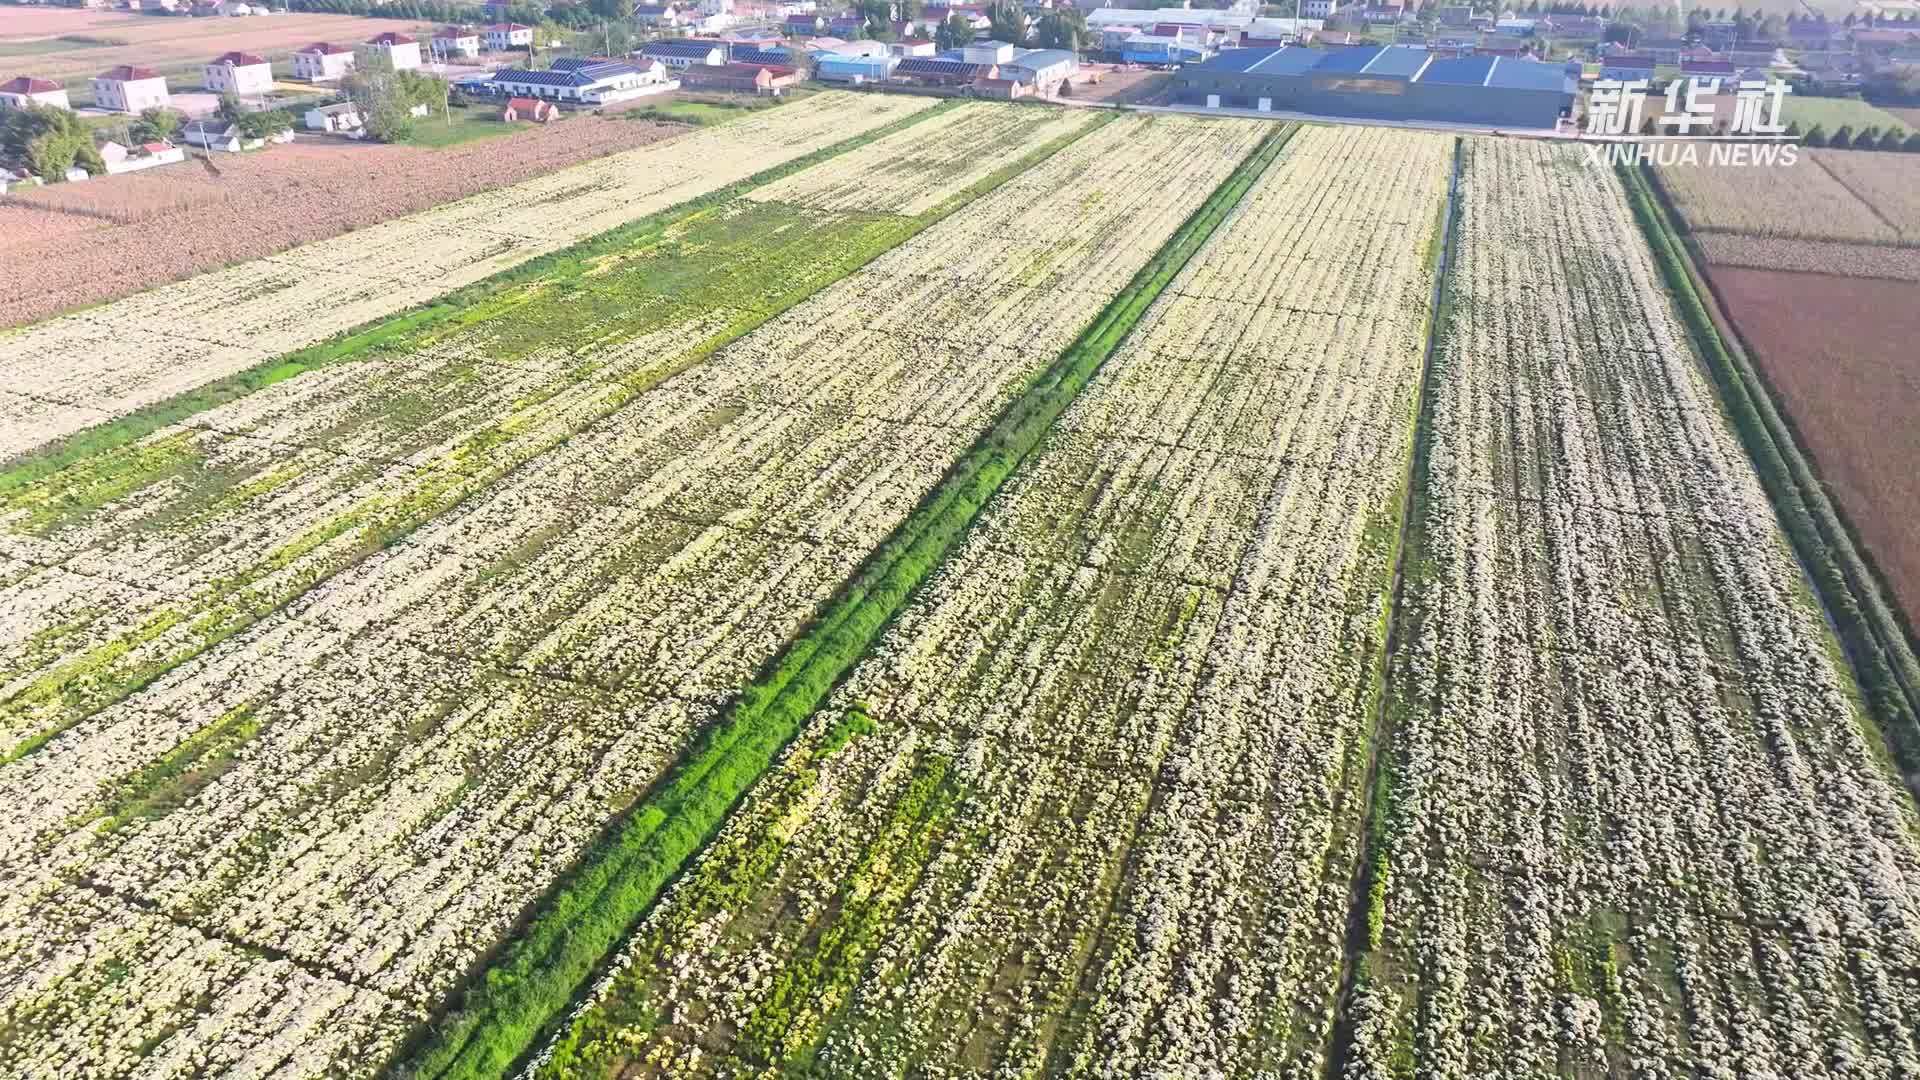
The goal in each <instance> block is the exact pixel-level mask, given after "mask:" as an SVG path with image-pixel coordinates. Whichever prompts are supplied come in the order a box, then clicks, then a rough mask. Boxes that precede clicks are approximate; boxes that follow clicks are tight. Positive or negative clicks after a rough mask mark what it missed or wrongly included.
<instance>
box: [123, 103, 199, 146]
mask: <svg viewBox="0 0 1920 1080" xmlns="http://www.w3.org/2000/svg"><path fill="white" fill-rule="evenodd" d="M186 122H187V118H186V116H185V114H183V113H180V112H178V111H176V110H174V109H168V108H163V107H161V106H158V105H155V106H154V107H152V108H150V109H144V110H142V111H141V113H140V118H139V119H137V120H135V121H134V122H133V125H132V126H131V127H129V128H128V129H127V137H128V138H130V139H132V140H133V141H135V142H143V143H147V142H172V141H173V140H174V137H175V136H177V135H179V134H180V125H181V124H184V123H186Z"/></svg>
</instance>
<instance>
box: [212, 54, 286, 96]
mask: <svg viewBox="0 0 1920 1080" xmlns="http://www.w3.org/2000/svg"><path fill="white" fill-rule="evenodd" d="M200 85H201V86H203V87H205V88H206V89H207V90H208V91H209V92H210V93H215V94H238V95H239V96H241V97H263V96H265V95H266V94H267V93H269V92H271V91H272V90H273V65H272V64H269V63H267V62H266V60H264V59H262V58H261V57H258V56H255V55H253V54H252V53H243V52H230V53H222V54H220V55H219V56H216V57H214V58H213V60H212V61H211V62H210V63H208V64H207V65H206V66H205V67H204V68H202V69H201V75H200Z"/></svg>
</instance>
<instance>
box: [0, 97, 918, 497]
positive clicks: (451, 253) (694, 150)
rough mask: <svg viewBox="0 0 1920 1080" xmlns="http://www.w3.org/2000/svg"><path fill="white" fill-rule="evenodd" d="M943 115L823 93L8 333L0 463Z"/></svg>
mask: <svg viewBox="0 0 1920 1080" xmlns="http://www.w3.org/2000/svg"><path fill="white" fill-rule="evenodd" d="M932 104H934V102H933V101H931V100H929V99H925V98H913V97H902V96H893V97H881V96H871V95H869V96H856V95H851V94H823V95H817V96H815V97H812V98H808V99H807V100H806V101H804V102H797V103H795V104H793V105H791V106H782V107H781V108H779V109H770V110H766V111H765V112H763V113H758V114H755V115H754V116H752V117H748V118H744V119H742V120H739V121H737V122H734V123H729V124H724V125H720V126H718V127H714V128H710V129H703V130H700V131H697V132H693V133H691V134H688V135H685V136H682V137H679V138H674V139H670V140H668V141H665V142H661V143H659V144H657V145H653V146H647V147H643V148H641V149H638V150H631V151H627V152H625V153H620V154H614V155H611V156H609V157H605V158H601V159H599V160H596V161H591V162H587V163H585V164H582V165H576V166H573V167H571V168H567V169H562V170H560V171H558V172H555V173H552V174H549V175H547V176H543V177H540V178H538V179H535V180H529V181H525V182H523V183H519V184H514V185H512V186H509V187H504V188H499V189H496V190H493V191H489V192H485V193H482V194H479V195H475V196H472V197H470V198H466V199H462V200H460V201H458V202H454V203H449V204H447V205H445V206H441V207H436V208H435V209H432V210H428V211H424V212H422V213H418V214H412V215H409V216H407V217H403V218H398V219H395V220H393V221H389V222H384V223H382V224H379V225H375V226H373V227H371V228H367V229H362V230H359V231H356V232H352V233H348V234H346V235H343V236H338V237H334V238H332V239H329V240H322V241H319V242H317V243H313V244H307V245H303V246H301V247H297V248H294V249H292V250H290V251H286V252H283V253H282V254H279V255H275V256H272V257H269V258H265V259H260V260H257V261H254V262H249V263H243V264H241V265H238V266H234V267H230V268H228V269H225V270H219V271H215V272H212V273H208V274H202V275H200V276H198V277H195V278H192V279H190V280H187V281H184V282H180V283H178V284H174V285H167V286H164V287H161V288H157V289H152V290H149V291H147V292H144V293H140V294H138V295H135V296H131V297H128V298H126V299H124V300H118V301H115V302H113V303H109V304H103V305H100V306H98V307H92V308H88V309H85V310H83V311H79V312H76V313H74V314H71V315H65V316H61V317H59V318H56V319H52V320H49V321H47V322H44V323H40V324H38V325H35V326H31V327H27V328H25V329H22V330H18V331H15V332H12V333H8V334H5V335H0V459H4V458H6V457H9V456H12V455H14V454H17V453H20V452H22V451H25V450H29V449H32V448H34V447H36V446H39V445H42V444H44V443H46V442H48V441H50V440H52V439H55V438H58V437H60V436H63V435H67V434H71V433H73V432H75V431H79V430H82V429H83V428H86V427H89V426H92V425H93V424H96V423H99V422H101V421H102V420H103V419H108V418H111V417H115V416H120V415H124V414H126V413H128V412H131V411H133V410H134V409H137V408H139V407H141V406H143V405H148V404H151V403H153V402H156V401H161V400H164V399H166V398H169V397H171V396H173V395H175V394H179V393H182V392H184V391H187V390H191V389H193V388H195V387H197V386H201V385H203V384H205V383H208V382H212V381H214V380H216V379H219V378H222V377H224V376H227V375H232V374H234V373H236V372H239V371H242V370H245V369H247V368H250V367H253V366H255V365H257V364H260V363H262V362H264V361H266V360H268V359H270V358H272V357H274V356H278V355H280V354H282V353H286V352H290V351H292V350H294V349H298V348H301V347H303V346H305V345H308V344H311V343H312V342H315V341H320V340H323V339H325V338H328V337H331V336H332V335H334V334H337V333H340V332H342V331H344V330H347V329H350V328H352V327H355V326H358V325H361V324H363V323H367V322H370V321H372V320H375V319H378V318H380V317H382V316H385V315H389V314H391V313H393V312H396V311H401V310H403V309H405V308H408V307H411V306H413V305H416V304H420V303H423V302H425V301H428V300H430V299H432V298H433V297H436V296H439V295H441V294H442V293H445V292H448V291H450V290H452V289H455V288H458V287H460V286H462V285H466V284H470V283H472V282H475V281H479V280H481V279H482V278H485V277H488V276H489V275H491V274H494V273H497V272H499V271H501V270H504V269H507V268H509V267H512V266H516V265H518V264H520V263H523V262H525V261H527V260H528V259H531V258H533V257H534V256H536V255H540V254H543V253H546V252H549V251H554V250H557V249H559V248H563V247H566V246H567V245H569V244H572V243H574V242H576V241H579V240H582V239H584V238H586V237H589V236H592V235H594V234H596V233H600V232H604V231H606V230H608V229H611V228H613V227H615V226H617V225H621V224H624V223H626V222H629V221H633V220H635V219H637V218H641V217H644V216H646V215H648V214H651V213H653V212H655V211H657V210H661V209H664V208H665V207H668V206H671V205H673V204H674V203H678V202H683V201H685V200H687V199H690V198H693V197H695V196H698V195H701V194H704V193H706V192H709V191H713V190H715V189H716V188H720V187H724V186H726V185H727V184H731V183H733V182H735V181H738V180H742V179H745V178H746V177H748V176H751V175H752V174H754V173H757V172H761V171H763V170H766V169H769V168H772V167H774V166H776V165H779V164H781V163H783V162H786V161H791V160H793V159H795V158H798V157H801V156H803V155H805V154H808V153H810V152H812V151H814V150H818V149H820V148H822V147H824V146H828V145H830V144H832V143H835V142H838V141H841V140H843V139H846V138H849V137H851V136H854V135H858V134H859V133H861V132H863V131H868V130H871V129H873V128H876V127H880V126H882V125H884V124H887V123H891V122H893V121H894V120H897V119H899V118H901V117H903V116H906V115H909V114H911V113H913V112H916V111H918V110H921V109H924V108H927V107H929V106H931V105H932Z"/></svg>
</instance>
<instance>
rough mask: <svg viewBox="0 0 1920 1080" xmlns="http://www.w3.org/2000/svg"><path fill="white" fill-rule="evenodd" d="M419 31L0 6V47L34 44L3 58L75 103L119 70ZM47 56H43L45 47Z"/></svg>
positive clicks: (311, 20) (350, 19)
mask: <svg viewBox="0 0 1920 1080" xmlns="http://www.w3.org/2000/svg"><path fill="white" fill-rule="evenodd" d="M413 29H416V27H415V26H414V25H413V24H410V23H408V22H406V21H405V20H399V19H370V18H359V17H356V16H351V15H313V14H305V13H294V14H285V15H273V16H266V17H260V18H251V17H250V18H199V19H189V18H178V17H162V16H153V15H134V14H128V13H126V12H118V11H84V10H78V9H69V8H56V7H15V6H5V7H0V42H4V43H14V44H19V45H25V44H32V45H34V48H33V51H31V52H29V53H27V54H26V55H21V56H16V57H12V58H8V59H4V60H0V67H5V68H9V69H16V70H17V71H18V72H19V73H20V74H28V75H38V76H40V77H41V78H44V79H55V80H58V81H60V82H64V83H66V84H68V85H67V90H68V92H69V93H70V94H72V95H73V96H74V97H75V98H76V100H81V99H86V98H88V96H89V95H90V93H91V92H90V91H89V90H88V88H87V84H86V81H87V79H89V78H91V77H92V76H94V75H97V74H99V73H100V72H102V71H105V70H106V69H108V68H110V67H113V66H115V65H116V64H137V65H143V66H146V67H151V68H156V69H158V70H160V71H161V72H165V73H171V72H176V71H185V70H188V69H197V68H198V67H199V66H200V65H201V64H204V63H206V62H207V61H208V60H211V59H213V58H214V57H216V56H219V55H220V54H221V53H224V52H228V51H231V50H238V51H241V52H251V53H258V54H260V55H262V56H265V57H266V58H267V59H269V60H282V59H285V58H286V57H288V56H290V55H292V53H293V50H294V49H297V48H299V47H300V46H302V45H305V44H308V43H309V42H314V41H338V42H341V43H343V44H352V43H354V42H357V41H365V40H366V39H368V38H370V37H373V36H374V35H375V34H379V33H383V32H385V31H388V30H392V31H397V32H399V33H407V32H409V31H410V30H413ZM59 38H77V39H85V40H82V41H58V40H50V39H59ZM43 47H44V48H45V51H42V48H43Z"/></svg>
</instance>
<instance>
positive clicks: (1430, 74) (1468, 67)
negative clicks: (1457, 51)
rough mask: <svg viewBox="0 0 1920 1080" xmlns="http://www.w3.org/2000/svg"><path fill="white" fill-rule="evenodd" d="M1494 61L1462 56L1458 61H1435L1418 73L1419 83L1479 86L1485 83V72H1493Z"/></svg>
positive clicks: (1486, 58) (1484, 57)
mask: <svg viewBox="0 0 1920 1080" xmlns="http://www.w3.org/2000/svg"><path fill="white" fill-rule="evenodd" d="M1495 59H1496V58H1495V57H1491V56H1463V57H1460V58H1459V59H1458V60H1435V61H1434V62H1433V63H1431V64H1428V65H1427V70H1425V71H1423V72H1421V73H1420V81H1421V82H1423V83H1440V84H1443V85H1446V86H1481V85H1484V84H1485V83H1486V81H1487V72H1489V71H1492V70H1493V62H1494V60H1495Z"/></svg>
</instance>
